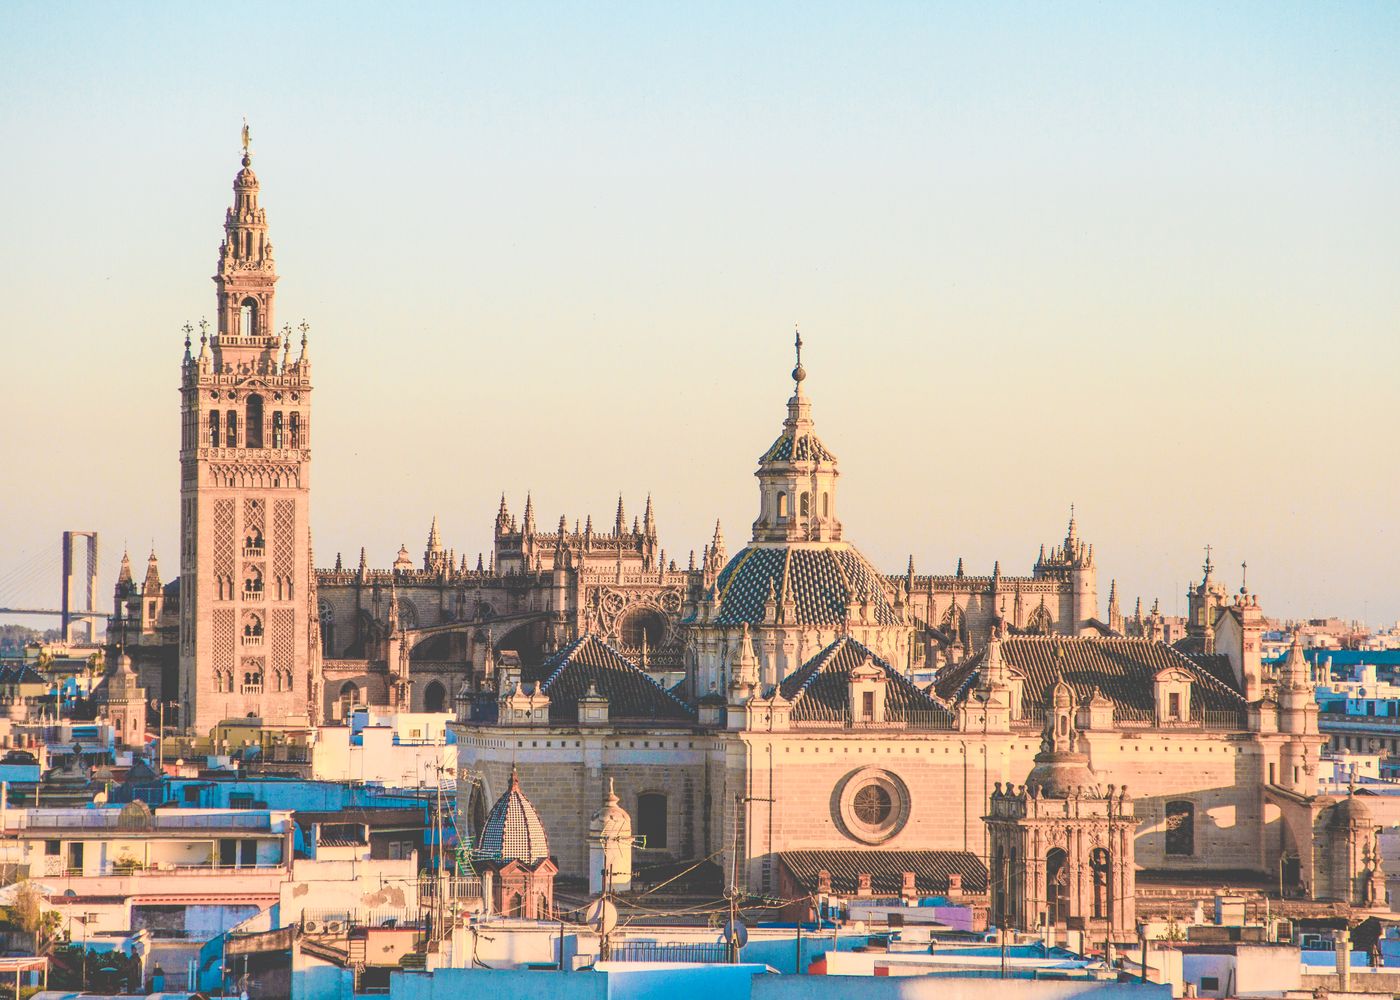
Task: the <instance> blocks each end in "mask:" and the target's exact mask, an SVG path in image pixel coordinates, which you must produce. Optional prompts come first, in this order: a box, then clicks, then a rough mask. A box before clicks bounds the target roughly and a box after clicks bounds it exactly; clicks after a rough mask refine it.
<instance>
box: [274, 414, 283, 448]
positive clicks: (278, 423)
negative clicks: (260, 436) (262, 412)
mask: <svg viewBox="0 0 1400 1000" xmlns="http://www.w3.org/2000/svg"><path fill="white" fill-rule="evenodd" d="M272 447H274V448H280V447H282V411H281V410H278V411H277V412H276V413H274V414H273V415H272Z"/></svg>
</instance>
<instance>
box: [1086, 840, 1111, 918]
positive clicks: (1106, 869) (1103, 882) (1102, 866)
mask: <svg viewBox="0 0 1400 1000" xmlns="http://www.w3.org/2000/svg"><path fill="white" fill-rule="evenodd" d="M1089 871H1090V874H1091V875H1092V876H1093V880H1094V919H1095V920H1107V919H1109V917H1111V916H1112V914H1113V869H1112V866H1111V864H1110V861H1109V855H1108V851H1106V850H1104V849H1103V848H1102V847H1096V848H1094V849H1093V850H1092V851H1090V852H1089Z"/></svg>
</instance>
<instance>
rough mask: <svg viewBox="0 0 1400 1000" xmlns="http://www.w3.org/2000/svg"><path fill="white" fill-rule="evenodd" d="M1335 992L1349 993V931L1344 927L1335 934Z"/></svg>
mask: <svg viewBox="0 0 1400 1000" xmlns="http://www.w3.org/2000/svg"><path fill="white" fill-rule="evenodd" d="M1337 990H1338V991H1339V992H1341V993H1350V992H1351V931H1350V930H1348V929H1347V928H1345V927H1343V928H1342V929H1341V930H1340V931H1338V932H1337Z"/></svg>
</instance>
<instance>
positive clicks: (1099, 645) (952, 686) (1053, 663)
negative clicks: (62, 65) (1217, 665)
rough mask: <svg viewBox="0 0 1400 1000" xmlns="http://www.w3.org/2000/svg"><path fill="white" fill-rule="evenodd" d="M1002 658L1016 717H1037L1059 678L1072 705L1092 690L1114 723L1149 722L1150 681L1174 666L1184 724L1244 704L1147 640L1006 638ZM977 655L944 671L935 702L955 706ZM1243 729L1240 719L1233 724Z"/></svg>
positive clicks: (973, 678) (972, 678) (1188, 661)
mask: <svg viewBox="0 0 1400 1000" xmlns="http://www.w3.org/2000/svg"><path fill="white" fill-rule="evenodd" d="M1001 655H1002V659H1003V660H1004V661H1005V662H1006V665H1007V666H1008V667H1010V668H1011V669H1012V670H1014V671H1016V672H1017V673H1019V674H1020V675H1021V676H1022V677H1023V678H1025V683H1024V684H1023V686H1022V693H1021V706H1022V713H1023V715H1024V716H1033V715H1035V714H1038V713H1039V711H1040V710H1041V707H1042V706H1043V705H1044V704H1045V702H1046V698H1047V696H1048V694H1049V692H1050V689H1051V688H1053V687H1054V685H1055V684H1056V682H1057V681H1058V680H1059V679H1060V678H1061V677H1063V679H1064V680H1065V681H1066V682H1067V683H1068V684H1069V685H1070V686H1071V687H1072V688H1073V689H1074V693H1075V697H1076V699H1077V700H1081V701H1082V700H1083V699H1085V698H1087V697H1089V696H1090V695H1091V694H1092V693H1093V691H1094V689H1095V688H1097V689H1098V690H1099V692H1100V693H1101V694H1103V695H1104V696H1105V697H1107V698H1108V699H1109V700H1111V701H1112V702H1113V707H1114V715H1115V717H1116V718H1117V720H1118V721H1120V722H1124V721H1128V722H1147V723H1150V722H1151V721H1152V720H1153V718H1154V716H1155V705H1154V697H1155V688H1154V683H1155V678H1156V675H1157V673H1158V672H1159V671H1161V670H1163V669H1165V668H1167V667H1176V668H1178V669H1182V670H1185V671H1187V672H1188V673H1189V674H1191V675H1192V684H1191V718H1192V719H1193V720H1196V721H1200V720H1202V719H1203V718H1204V714H1203V713H1205V712H1231V713H1236V714H1238V713H1241V712H1242V711H1243V710H1244V708H1245V700H1244V698H1243V696H1241V695H1240V694H1239V692H1237V691H1236V690H1234V688H1233V687H1231V686H1230V685H1228V684H1226V683H1225V682H1224V681H1222V680H1220V679H1219V678H1218V677H1216V676H1215V675H1214V674H1213V673H1211V672H1209V671H1208V670H1206V669H1205V668H1203V667H1202V666H1201V665H1200V664H1199V663H1197V662H1196V660H1195V659H1193V658H1192V657H1189V656H1185V655H1183V654H1182V653H1180V652H1178V651H1177V650H1175V649H1173V648H1172V647H1171V646H1168V645H1167V644H1166V643H1162V642H1154V641H1153V640H1151V639H1116V638H1100V637H1098V636H1062V635H1048V636H1014V637H1010V638H1007V639H1004V640H1003V641H1002V643H1001ZM985 656H986V652H985V650H984V651H983V652H981V653H978V654H977V655H976V656H974V657H972V658H971V659H969V660H967V661H966V662H964V663H962V664H959V665H958V666H956V667H953V668H952V669H950V670H946V671H944V672H943V673H942V675H941V676H939V678H938V679H937V680H936V681H935V682H934V688H935V690H936V692H937V694H938V696H939V697H940V698H943V699H945V700H947V701H950V702H956V701H958V700H960V699H961V698H962V696H963V695H964V694H965V693H966V692H967V691H968V690H970V689H971V688H972V686H973V685H974V684H976V683H977V680H978V673H979V670H980V667H981V665H982V661H983V658H984V657H985ZM1241 724H1243V719H1241Z"/></svg>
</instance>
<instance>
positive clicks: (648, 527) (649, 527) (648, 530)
mask: <svg viewBox="0 0 1400 1000" xmlns="http://www.w3.org/2000/svg"><path fill="white" fill-rule="evenodd" d="M642 533H643V534H644V535H646V536H647V537H648V538H655V537H656V511H655V510H654V509H653V508H652V505H651V494H650V493H648V494H647V509H646V511H645V512H644V513H643V514H642Z"/></svg>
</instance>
